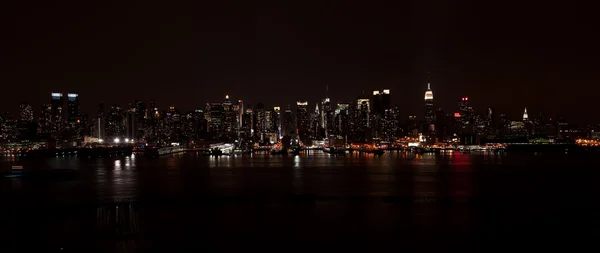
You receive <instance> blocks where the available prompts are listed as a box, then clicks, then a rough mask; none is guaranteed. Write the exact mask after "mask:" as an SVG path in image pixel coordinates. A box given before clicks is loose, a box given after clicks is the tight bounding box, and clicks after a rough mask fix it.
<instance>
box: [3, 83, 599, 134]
mask: <svg viewBox="0 0 600 253" xmlns="http://www.w3.org/2000/svg"><path fill="white" fill-rule="evenodd" d="M428 75H429V74H428ZM327 90H328V87H327ZM383 90H384V89H375V90H371V91H366V90H363V91H361V93H360V94H358V95H356V96H355V97H353V98H346V99H339V100H334V99H333V98H331V97H329V99H330V101H331V104H332V105H333V107H334V108H335V107H336V105H337V104H338V103H349V102H354V101H356V99H359V98H369V99H370V98H371V95H372V93H373V92H381V93H383ZM385 90H386V91H387V92H388V94H389V93H392V94H391V101H390V102H391V103H390V107H391V108H397V109H399V110H400V114H401V115H402V118H405V119H408V117H410V116H416V117H417V119H419V120H427V119H426V111H427V109H423V106H422V104H423V101H425V103H427V101H432V100H428V99H427V98H425V99H424V100H423V96H422V94H423V93H425V96H426V97H427V96H428V93H435V94H436V96H435V99H434V101H435V102H434V103H433V105H432V108H433V114H435V111H436V110H438V109H442V110H444V112H445V113H446V114H453V113H455V112H459V111H460V108H459V107H457V105H456V102H457V101H460V99H461V98H470V100H469V104H470V105H471V106H472V107H473V108H475V111H474V112H475V113H485V112H486V111H487V110H488V108H494V110H495V111H496V112H498V113H504V114H506V115H507V117H508V118H509V119H519V118H521V117H522V115H523V108H529V111H530V112H533V114H531V115H533V116H536V117H537V116H538V115H540V114H542V115H543V116H544V117H545V118H556V119H558V118H562V119H565V120H569V121H572V122H576V123H580V124H600V120H599V121H593V119H592V121H583V122H579V121H574V120H572V118H571V117H570V115H568V114H567V115H560V114H558V113H556V112H551V111H542V110H535V106H534V107H533V108H534V110H532V109H531V108H532V106H530V105H527V104H524V105H522V107H521V108H520V109H514V110H508V108H496V107H492V106H486V105H485V101H479V102H477V101H478V99H477V98H473V97H469V96H460V97H457V98H456V99H455V100H454V101H452V102H451V103H449V104H450V105H449V106H448V108H445V107H442V106H440V105H439V103H438V101H439V100H448V98H446V99H441V98H442V97H443V94H439V93H438V92H437V91H436V92H433V91H434V90H435V84H433V85H432V83H431V80H430V78H429V77H428V79H427V83H426V86H425V89H424V90H423V91H422V92H421V96H420V98H421V101H420V104H421V105H418V104H415V105H413V106H410V108H409V110H410V111H415V113H403V112H406V111H407V110H408V109H407V108H403V107H400V106H399V103H394V102H392V101H394V100H397V99H394V98H395V96H398V94H397V93H395V92H393V90H391V89H388V88H386V89H385ZM54 93H56V94H64V95H65V96H71V95H74V96H80V95H79V94H77V93H73V92H48V93H46V96H47V97H46V99H47V100H46V102H40V101H37V102H36V101H26V100H23V101H21V102H20V103H18V104H16V105H14V106H12V108H11V110H5V109H4V108H0V112H1V113H9V115H12V116H14V117H19V114H20V113H21V111H20V106H19V105H21V104H28V105H29V106H31V108H32V109H33V113H34V115H35V118H36V119H37V118H38V117H39V114H40V113H41V110H40V108H42V107H43V106H44V105H45V104H50V103H51V99H48V96H50V97H52V95H53V94H54ZM325 94H328V92H323V95H324V96H323V97H322V98H320V99H317V100H315V101H311V100H306V99H298V100H295V101H290V102H289V103H286V104H268V103H264V102H260V101H258V102H256V103H252V102H249V101H252V100H250V99H248V98H243V97H237V96H236V95H235V94H229V93H227V94H224V95H222V97H221V98H220V100H219V99H215V100H212V101H205V102H200V103H199V104H198V105H197V106H195V107H192V108H185V107H180V106H178V104H185V103H166V104H161V103H158V102H157V100H154V99H147V100H146V99H137V98H134V99H130V100H129V101H126V102H125V103H106V102H104V101H103V100H101V101H98V102H97V103H93V102H92V101H87V100H86V99H85V98H84V100H83V102H82V101H80V100H79V99H78V103H81V104H82V105H81V109H80V110H81V112H82V113H83V114H84V115H85V114H87V115H88V116H90V117H92V116H93V115H94V114H95V113H96V110H97V107H98V104H104V105H105V106H112V105H119V106H121V107H123V108H128V106H130V105H131V106H132V107H136V105H135V102H136V101H144V102H145V103H150V102H151V101H153V102H154V103H155V104H156V105H157V108H158V109H159V111H165V110H168V109H169V108H170V107H175V108H177V109H178V110H180V111H181V112H192V111H194V110H198V109H202V110H204V108H205V107H206V105H207V104H210V103H222V101H223V99H225V98H227V99H229V97H231V99H232V100H234V101H238V100H241V101H244V105H245V106H247V105H251V106H253V107H254V106H255V105H256V104H262V105H263V106H266V107H267V108H271V107H280V108H286V107H287V106H288V105H290V106H291V107H292V109H294V112H295V111H296V110H295V109H296V107H297V105H296V104H297V103H298V102H307V105H306V106H307V107H308V111H309V112H310V111H311V110H314V109H315V107H316V106H317V105H319V106H320V105H321V102H322V100H323V99H324V98H326V97H325ZM432 97H433V96H432ZM473 102H475V103H473ZM477 105H482V106H477ZM147 106H148V105H147ZM86 108H87V109H88V110H86ZM66 109H67V108H65V110H66ZM434 117H435V115H432V118H430V119H429V121H430V122H432V120H433V119H434Z"/></svg>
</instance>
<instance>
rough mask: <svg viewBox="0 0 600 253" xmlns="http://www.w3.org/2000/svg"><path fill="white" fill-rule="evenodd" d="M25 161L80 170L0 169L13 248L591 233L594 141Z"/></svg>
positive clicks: (341, 244)
mask: <svg viewBox="0 0 600 253" xmlns="http://www.w3.org/2000/svg"><path fill="white" fill-rule="evenodd" d="M10 162H11V161H7V160H4V161H3V163H4V164H7V163H10ZM30 162H31V163H33V165H35V166H45V167H49V168H56V169H65V168H72V169H76V170H77V174H76V177H75V178H65V179H26V178H18V179H3V180H2V181H1V185H2V188H1V189H2V192H1V194H0V198H1V200H2V224H0V225H1V228H0V231H1V234H0V237H1V238H3V240H5V241H6V242H7V243H6V244H5V246H6V245H10V246H11V248H13V249H14V248H20V249H23V248H26V247H29V246H35V247H45V248H47V249H56V248H60V247H63V248H67V249H69V248H80V247H93V248H102V249H106V252H114V251H119V250H121V249H123V248H125V249H130V250H133V249H138V250H139V249H149V248H152V249H155V250H157V251H162V252H164V251H168V250H169V249H183V248H187V247H194V248H199V249H230V248H231V247H236V248H237V247H241V249H244V248H246V249H248V248H252V247H258V248H273V249H274V248H277V246H276V245H280V244H284V245H286V244H287V246H286V247H289V245H290V244H289V243H293V241H301V242H300V243H298V244H294V245H297V246H294V249H298V250H300V249H301V248H302V249H303V248H304V247H310V248H313V247H319V246H321V245H322V246H331V247H333V249H338V250H341V249H354V248H355V247H365V249H371V250H372V249H374V248H379V247H386V246H387V247H394V248H395V249H398V250H401V249H409V248H412V249H417V248H418V249H421V250H423V251H441V250H461V251H491V250H496V249H498V250H499V249H514V248H515V247H518V245H521V244H523V245H524V246H523V247H532V249H541V248H552V247H554V246H555V245H554V244H553V243H550V242H555V243H556V244H560V245H562V246H567V247H571V248H572V247H579V246H582V247H583V246H584V245H587V244H586V243H591V242H593V241H594V238H596V236H598V235H599V232H598V231H599V230H598V228H599V224H600V217H599V214H598V213H599V212H598V211H599V210H600V209H599V201H598V199H599V198H598V197H599V196H598V193H600V191H599V189H598V187H597V185H598V184H597V181H598V178H599V177H598V176H599V175H600V172H599V171H598V168H600V166H599V165H600V157H595V156H594V154H584V155H578V156H573V155H565V154H561V153H558V154H556V153H555V154H545V155H529V154H508V153H507V154H499V155H493V154H491V155H490V154H483V153H472V154H461V153H459V152H454V153H451V154H450V153H449V154H441V155H440V154H437V155H436V154H425V155H416V156H415V155H409V154H408V153H402V152H390V153H386V154H384V155H383V156H373V155H366V154H360V155H359V154H357V155H351V156H350V155H347V156H332V155H328V154H325V153H322V152H312V153H303V154H301V155H300V156H269V155H268V154H254V155H252V156H223V157H208V156H199V155H196V154H191V153H190V154H179V155H173V156H163V157H159V158H157V159H147V158H145V157H141V156H127V157H113V158H104V159H78V158H53V159H48V160H39V161H30ZM28 166H32V164H28ZM115 203H118V204H115ZM117 207H120V208H121V209H119V208H117ZM123 209H125V211H124V210H123ZM116 210H120V211H118V212H117V211H116ZM106 213H108V214H106ZM117 213H119V214H121V216H120V217H121V220H120V221H117V220H118V218H116V217H115V216H118V215H117ZM103 217H104V218H103ZM102 220H104V221H102ZM119 222H120V223H119ZM123 222H125V223H126V224H122V223H123ZM102 224H104V225H102ZM106 224H112V225H106ZM115 224H121V225H115ZM106 226H108V227H110V229H109V230H110V231H111V232H109V233H106V231H105V230H106V229H105V227H106ZM99 231H104V232H99ZM115 231H116V232H115ZM590 245H591V244H590ZM86 252H89V251H86Z"/></svg>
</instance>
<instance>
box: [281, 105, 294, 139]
mask: <svg viewBox="0 0 600 253" xmlns="http://www.w3.org/2000/svg"><path fill="white" fill-rule="evenodd" d="M295 133H296V127H295V124H294V113H293V112H292V107H291V106H290V105H288V106H287V108H286V109H285V111H284V112H283V135H284V136H292V135H294V134H295Z"/></svg>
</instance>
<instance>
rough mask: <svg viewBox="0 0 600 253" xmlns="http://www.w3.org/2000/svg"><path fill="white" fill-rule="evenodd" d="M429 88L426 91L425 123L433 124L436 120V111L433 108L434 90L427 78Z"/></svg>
mask: <svg viewBox="0 0 600 253" xmlns="http://www.w3.org/2000/svg"><path fill="white" fill-rule="evenodd" d="M427 79H428V80H427V90H426V91H425V123H427V124H432V123H433V122H434V120H435V112H434V110H433V91H431V83H430V82H429V78H427Z"/></svg>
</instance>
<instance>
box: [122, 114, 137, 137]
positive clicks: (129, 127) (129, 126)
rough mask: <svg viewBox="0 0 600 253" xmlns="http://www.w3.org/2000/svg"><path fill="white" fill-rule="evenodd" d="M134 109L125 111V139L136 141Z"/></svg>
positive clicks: (135, 115)
mask: <svg viewBox="0 0 600 253" xmlns="http://www.w3.org/2000/svg"><path fill="white" fill-rule="evenodd" d="M136 110H137V109H136V108H135V107H130V108H129V109H128V110H127V114H126V118H125V138H126V139H129V140H132V141H137V137H138V117H137V116H138V115H137V112H136Z"/></svg>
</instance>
